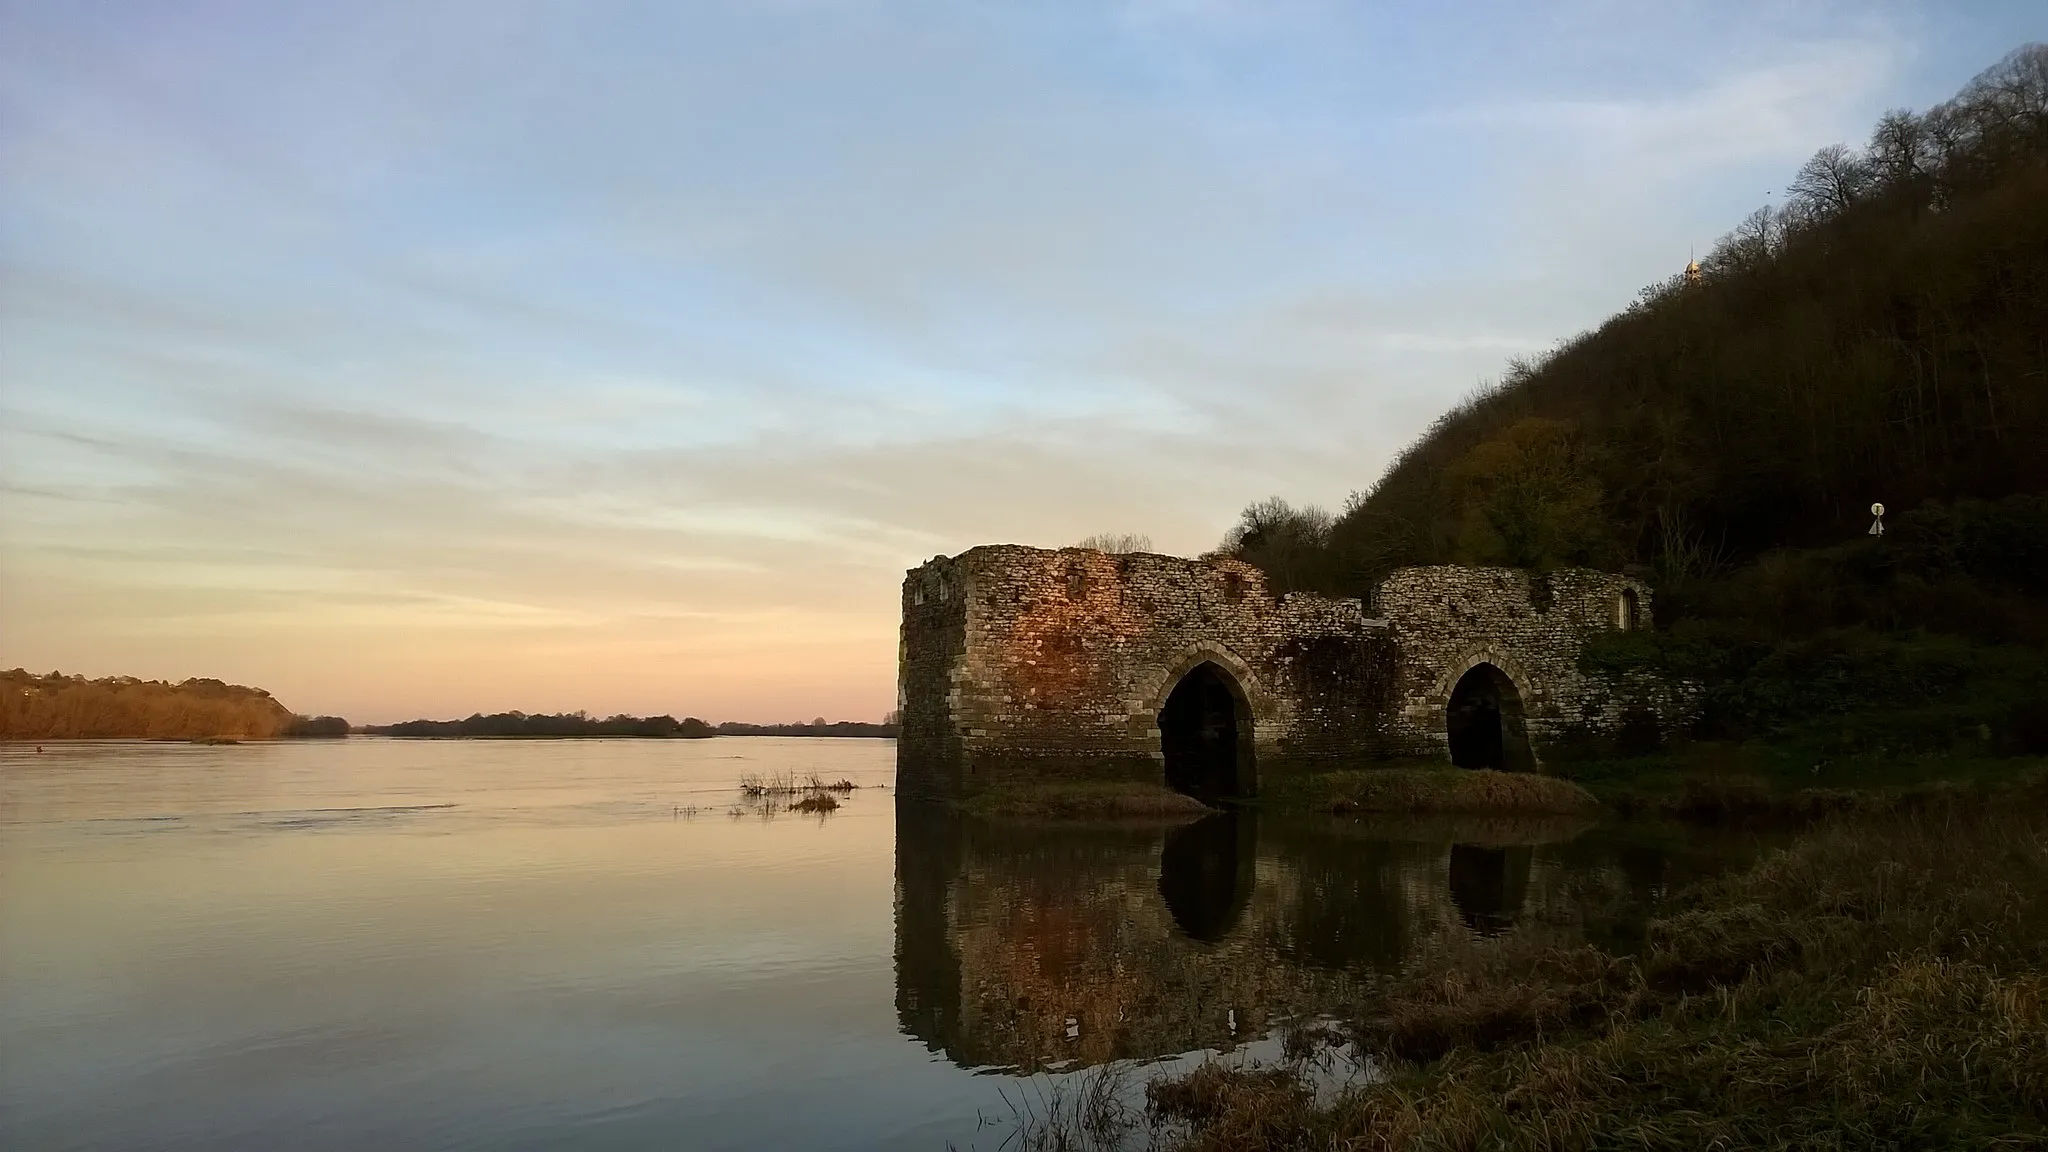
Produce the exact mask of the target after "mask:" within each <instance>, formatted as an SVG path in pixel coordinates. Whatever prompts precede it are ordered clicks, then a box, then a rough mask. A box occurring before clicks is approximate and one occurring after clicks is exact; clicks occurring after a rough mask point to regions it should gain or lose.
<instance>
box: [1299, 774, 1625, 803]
mask: <svg viewBox="0 0 2048 1152" xmlns="http://www.w3.org/2000/svg"><path fill="white" fill-rule="evenodd" d="M1299 787H1300V788H1306V789H1310V790H1311V791H1310V792H1309V793H1308V795H1307V797H1306V799H1307V800H1308V801H1309V803H1310V805H1311V806H1313V807H1315V808H1318V809H1321V810H1324V811H1329V812H1336V813H1340V814H1342V813H1355V812H1492V813H1511V812H1520V813H1573V812H1591V811H1594V810H1596V809H1598V808H1599V807H1600V802H1599V801H1598V800H1596V799H1594V797H1593V794H1592V793H1590V792H1588V791H1586V790H1585V789H1584V788H1581V787H1579V786H1578V785H1577V784H1574V783H1572V782H1571V781H1569V780H1566V779H1563V778H1561V777H1557V776H1544V775H1539V774H1537V773H1534V772H1496V771H1493V770H1491V769H1478V770H1475V769H1470V768H1445V767H1428V768H1360V769H1351V770H1346V771H1339V772H1327V773H1323V774H1321V775H1317V776H1313V777H1309V778H1307V779H1306V780H1304V781H1303V782H1302V784H1301V785H1300V786H1299Z"/></svg>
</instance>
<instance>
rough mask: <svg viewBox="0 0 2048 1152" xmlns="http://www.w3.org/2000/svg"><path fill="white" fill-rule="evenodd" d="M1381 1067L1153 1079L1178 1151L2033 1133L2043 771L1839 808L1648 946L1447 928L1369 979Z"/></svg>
mask: <svg viewBox="0 0 2048 1152" xmlns="http://www.w3.org/2000/svg"><path fill="white" fill-rule="evenodd" d="M1354 1033H1355V1038H1356V1040H1357V1042H1358V1044H1359V1045H1360V1047H1362V1048H1363V1049H1365V1050H1366V1051H1368V1052H1370V1053H1372V1054H1373V1055H1374V1056H1375V1058H1376V1060H1377V1061H1378V1062H1379V1064H1380V1066H1381V1068H1382V1069H1383V1070H1384V1071H1385V1077H1384V1078H1383V1079H1382V1080H1380V1081H1378V1082H1376V1083H1372V1084H1368V1085H1365V1086H1363V1087H1357V1088H1353V1089H1351V1090H1349V1091H1347V1092H1345V1093H1343V1094H1341V1095H1339V1096H1336V1097H1334V1098H1329V1097H1325V1098H1323V1099H1320V1100H1319V1099H1317V1098H1316V1096H1315V1094H1314V1093H1313V1092H1312V1091H1311V1090H1310V1088H1309V1081H1308V1079H1307V1077H1306V1075H1305V1070H1304V1069H1301V1068H1298V1067H1282V1068H1279V1069H1250V1070H1246V1069H1233V1068H1230V1067H1227V1066H1224V1065H1220V1064H1219V1065H1211V1066H1208V1067H1204V1068H1202V1069H1199V1070H1197V1071H1196V1072H1194V1073H1193V1074H1190V1075H1185V1076H1180V1077H1175V1078H1171V1079H1166V1080H1161V1081H1159V1082H1156V1083H1155V1084H1153V1085H1152V1086H1151V1087H1150V1090H1149V1092H1148V1099H1149V1103H1150V1107H1149V1109H1148V1114H1147V1119H1148V1121H1149V1123H1150V1124H1151V1125H1152V1127H1153V1129H1154V1131H1153V1132H1152V1133H1151V1136H1152V1137H1153V1139H1154V1141H1155V1144H1156V1145H1157V1146H1162V1147H1167V1148H1178V1149H1186V1150H1219V1152H1220V1150H1235V1149H1254V1148H1256V1149H1269V1148H1271V1149H1328V1148H1346V1149H1388V1150H1392V1149H1425V1148H1426V1149H1451V1148H1502V1149H1522V1148H1528V1149H1536V1148H1624V1147H1625V1148H1653V1149H1697V1148H1707V1147H1724V1148H1870V1147H1884V1148H1963V1147H1968V1148H1988V1147H2006V1148H2040V1147H2048V784H2044V783H2043V782H2041V781H2038V780H2037V781H2033V782H2030V783H2027V784H2025V785H2021V786H2017V787H2008V788H2004V789H1998V790H1993V791H1989V792H1981V793H1980V792H1975V791H1964V790H1955V791H1951V792H1950V793H1947V794H1945V795H1940V796H1932V795H1931V796H1930V797H1929V798H1928V799H1927V800H1926V801H1925V802H1924V803H1921V804H1918V805H1915V806H1913V807H1911V808H1910V809H1906V810H1894V811H1886V812H1879V813H1855V814H1849V815H1842V816H1836V817H1833V818H1831V819H1829V820H1828V821H1826V822H1824V823H1823V824H1821V825H1819V826H1817V827H1815V828H1814V829H1811V830H1809V831H1808V832H1807V833H1805V834H1804V835H1802V836H1801V837H1800V839H1799V840H1798V841H1796V842H1795V843H1794V844H1793V845H1792V846H1791V847H1789V848H1787V849H1784V850H1781V851H1779V852H1775V853H1773V854H1771V855H1769V856H1767V857H1765V858H1764V859H1762V860H1761V861H1760V862H1759V863H1757V864H1756V865H1755V866H1754V867H1752V868H1750V869H1748V870H1747V871H1745V872H1743V873H1740V874H1737V875H1734V876H1730V877H1726V878H1723V879H1722V880H1719V881H1716V882H1714V883H1712V884H1710V885H1707V886H1705V887H1704V888H1701V889H1699V890H1696V891H1694V892H1692V893H1689V894H1687V895H1685V896H1683V897H1681V898H1680V899H1679V900H1678V901H1677V902H1676V904H1675V906H1674V908H1673V910H1672V911H1671V912H1670V913H1669V914H1667V915H1666V916H1665V917H1663V918H1662V919H1660V920H1658V921H1656V922H1654V923H1653V924H1652V925H1651V932H1650V942H1649V946H1648V948H1647V950H1646V951H1644V952H1643V953H1641V954H1637V955H1613V954H1609V953H1606V952H1602V951H1600V950H1597V949H1594V948H1590V947H1576V948H1567V949H1555V948H1552V949H1544V948H1536V947H1532V946H1529V945H1527V944H1523V943H1519V942H1518V941H1517V939H1516V937H1515V936H1514V935H1513V934H1510V935H1508V936H1506V937H1502V938H1498V939H1492V940H1486V939H1477V938H1473V939H1466V940H1464V941H1463V942H1461V943H1457V944H1452V945H1446V946H1445V948H1444V950H1442V951H1440V952H1438V953H1436V954H1433V955H1429V956H1426V957H1423V958H1422V959H1420V960H1419V961H1417V962H1416V963H1415V964H1414V965H1413V966H1412V967H1411V968H1410V969H1409V970H1408V971H1406V972H1405V973H1404V974H1403V975H1402V976H1400V977H1399V978H1397V979H1395V980H1392V981H1390V982H1389V983H1388V984H1386V985H1385V986H1384V987H1383V988H1382V989H1380V990H1379V991H1378V992H1377V993H1376V994H1375V996H1374V998H1373V1000H1372V1001H1371V1002H1370V1003H1369V1004H1368V1006H1367V1007H1366V1009H1365V1011H1364V1012H1363V1013H1362V1016H1361V1018H1360V1019H1359V1020H1357V1021H1356V1022H1355V1027H1354Z"/></svg>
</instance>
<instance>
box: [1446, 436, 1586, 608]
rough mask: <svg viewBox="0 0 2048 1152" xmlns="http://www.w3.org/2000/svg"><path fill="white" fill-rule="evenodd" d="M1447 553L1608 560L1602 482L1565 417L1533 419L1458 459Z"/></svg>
mask: <svg viewBox="0 0 2048 1152" xmlns="http://www.w3.org/2000/svg"><path fill="white" fill-rule="evenodd" d="M1445 483H1446V486H1447V487H1448V488H1449V490H1450V492H1451V497H1450V502H1449V503H1450V507H1451V508H1452V509H1453V510H1455V516H1456V519H1455V520H1454V521H1453V522H1452V531H1453V537H1454V538H1453V540H1452V541H1450V542H1449V545H1448V549H1449V558H1450V559H1451V560H1452V561H1454V562H1456V563H1460V564H1499V565H1508V566H1510V567H1515V568H1534V569H1538V570H1543V569H1548V568H1553V567H1557V566H1559V565H1563V564H1589V563H1599V562H1600V561H1601V560H1602V559H1604V558H1605V552H1606V551H1607V549H1606V548H1605V547H1604V537H1605V534H1606V525H1605V522H1604V519H1603V516H1602V507H1601V499H1600V482H1599V481H1598V480H1597V479H1596V478H1595V476H1594V468H1593V467H1592V463H1591V461H1590V460H1589V459H1588V453H1587V449H1586V446H1585V444H1584V442H1583V441H1582V440H1581V439H1580V438H1579V437H1578V436H1577V434H1576V433H1575V431H1574V429H1573V427H1572V425H1570V424H1568V423H1566V422H1565V421H1562V420H1551V419H1547V418H1544V417H1540V416H1531V417H1527V418H1525V419H1522V420H1518V421H1516V422H1515V423H1513V424H1511V425H1509V426H1508V427H1507V428H1506V429H1504V430H1503V431H1502V432H1501V433H1500V435H1498V436H1495V437H1493V438H1492V439H1489V440H1486V441H1484V442H1482V443H1480V444H1478V445H1476V446H1475V447H1473V449H1472V450H1471V451H1469V452H1467V453H1465V455H1464V456H1462V457H1461V458H1459V459H1458V460H1457V461H1455V462H1454V463H1452V465H1451V466H1450V468H1449V470H1448V471H1447V473H1446V476H1445Z"/></svg>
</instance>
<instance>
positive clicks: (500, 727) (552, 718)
mask: <svg viewBox="0 0 2048 1152" xmlns="http://www.w3.org/2000/svg"><path fill="white" fill-rule="evenodd" d="M362 731H363V732H365V733H367V734H370V735H375V736H415V737H439V738H443V739H450V738H464V737H472V738H473V737H505V738H525V739H555V738H562V737H574V736H634V737H642V738H647V739H662V740H694V739H701V738H704V737H707V736H715V735H717V732H716V731H715V730H713V729H712V727H711V725H709V724H706V723H705V722H704V721H702V720H699V719H697V718H696V717H695V716H687V717H684V718H683V719H681V720H678V719H676V718H675V717H673V716H626V715H623V714H622V715H618V716H607V717H604V718H603V719H599V718H597V717H595V716H591V715H589V714H587V713H584V712H565V713H558V714H555V715H532V716H529V715H527V714H526V713H524V712H499V713H496V714H493V715H490V716H486V715H484V714H482V713H480V712H479V713H476V714H474V715H471V716H469V717H467V718H465V719H462V720H407V721H404V722H403V723H399V724H383V725H369V726H366V727H364V728H363V729H362Z"/></svg>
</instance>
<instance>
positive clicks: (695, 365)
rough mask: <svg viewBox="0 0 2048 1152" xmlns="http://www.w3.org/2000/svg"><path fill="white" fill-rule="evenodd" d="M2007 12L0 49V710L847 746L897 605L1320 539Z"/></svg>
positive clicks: (496, 21)
mask: <svg viewBox="0 0 2048 1152" xmlns="http://www.w3.org/2000/svg"><path fill="white" fill-rule="evenodd" d="M2044 36H2048V9H2044V8H2043V7H2042V6H2041V5H2040V3H2039V2H2038V0H2025V2H2020V0H2014V2H2010V3H2002V4H1999V3H1956V2H1952V0H1941V2H1935V3H1924V4H1910V3H1900V4H1892V3H1883V2H1878V3H1870V2H1863V0H1858V2H1853V3H1843V4H1830V3H1825V2H1819V0H1815V2H1799V0H1795V2H1787V3H1747V2H1744V0H1713V2H1711V3H1699V4H1675V3H1674V4H1667V3H1647V4H1646V3H1640V2H1628V3H1624V2H1620V0H1615V2H1601V3H1594V2H1588V3H1559V4H1543V5H1535V4H1524V3H1500V4H1474V5H1456V6H1453V5H1436V4H1420V3H1418V4H1413V5H1408V6H1405V7H1402V8H1396V7H1394V6H1390V5H1366V4H1315V3H1292V2H1289V0H1255V2H1254V0H1247V2H1243V3H1238V2H1234V0H1178V2H1169V0H1133V2H1128V3H1104V4H1093V5H1088V4H973V3H964V2H959V0H943V2H933V3H882V2H874V3H868V2H863V0H781V2H770V0H762V2H756V3H738V2H734V3H723V4H710V3H706V4H653V3H649V4H598V3H588V4H586V3H524V2H516V0H476V2H473V3H439V4H433V3H420V2H418V0H408V2H405V3H378V2H371V0H352V2H348V3H334V4H325V5H316V4H273V3H257V2H251V3H239V4H231V3H160V2H151V3H135V4H116V3H70V2H64V0H49V2H44V3H16V2H13V0H0V667H12V666H14V665H26V666H28V667H29V668H31V669H33V670H36V671H49V670H51V669H62V670H64V671H66V672H82V673H85V674H88V675H94V676H99V675H109V674H117V673H121V674H134V675H140V676H145V677H159V678H169V679H182V678H184V677H188V676H214V677H219V678H222V679H226V680H230V681H237V682H242V683H250V684H258V685H262V686H264V687H267V688H269V689H271V690H272V691H274V692H275V693H276V694H277V695H278V696H279V697H280V698H282V699H283V700H284V701H285V702H286V703H287V704H289V705H290V706H292V707H293V708H294V709H296V710H298V711H301V712H325V713H338V714H341V715H345V716H348V717H350V718H351V719H353V720H356V721H358V722H377V721H389V720H394V719H403V718H408V717H413V716H422V715H426V716H450V715H463V714H467V713H469V712H471V711H476V710H483V711H495V710H503V709H512V708H518V709H523V710H526V711H556V710H574V709H578V708H585V709H589V710H591V711H593V712H602V713H612V712H619V711H629V712H636V713H653V712H672V713H675V714H677V715H684V714H690V715H698V716H702V717H705V718H707V719H711V720H726V719H738V720H756V721H776V720H788V719H797V718H803V719H808V718H810V717H812V716H816V715H821V714H822V715H825V716H828V717H832V718H852V719H868V720H873V719H879V718H880V717H881V716H882V714H883V713H884V712H885V711H887V710H888V709H890V708H892V707H893V706H894V701H895V659H896V624H897V587H898V583H899V581H900V580H901V578H902V574H903V571H904V569H906V568H908V567H911V566H913V565H916V564H918V563H921V562H923V561H924V560H926V559H928V558H929V557H931V556H933V555H937V554H940V553H948V554H950V553H956V552H959V551H961V550H963V549H965V548H968V547H970V546H972V545H974V544H976V543H984V542H1019V543H1029V544H1039V545H1046V546H1058V545H1062V544H1070V543H1073V542H1074V541H1076V540H1078V539H1079V538H1081V537H1082V536H1085V535H1087V534H1089V533H1092V532H1100V531H1136V532H1144V533H1148V534H1149V535H1150V536H1151V537H1152V539H1153V540H1154V542H1155V544H1156V546H1157V547H1158V548H1159V549H1160V550H1162V551H1169V552H1178V553H1188V554H1192V553H1195V552H1199V551H1201V550H1203V549H1206V548H1209V547H1213V546H1214V545H1215V544H1216V542H1217V540H1218V539H1219V538H1220V537H1221V535H1222V534H1223V532H1224V531H1225V529H1227V528H1228V527H1229V525H1230V524H1231V522H1232V521H1233V519H1234V518H1235V516H1236V513H1237V511H1238V510H1239V509H1240V508H1242V507H1243V506H1244V505H1245V504H1246V503H1248V502H1250V501H1252V500H1255V499H1258V498H1261V497H1265V496H1269V495H1274V494H1278V495H1282V496H1285V497H1287V498H1288V499H1290V500H1295V501H1306V502H1314V503H1321V504H1325V505H1329V506H1331V507H1335V506H1338V505H1341V504H1342V502H1343V501H1344V498H1345V496H1346V494H1347V493H1348V492H1349V491H1351V490H1352V489H1356V488H1364V487H1366V486H1368V485H1370V484H1371V483H1372V481H1373V480H1374V479H1375V477H1377V476H1378V474H1379V473H1380V471H1381V469H1382V468H1383V467H1384V466H1385V464H1386V463H1387V461H1388V459H1389V458H1390V456H1391V455H1392V454H1393V453H1394V452H1395V451H1397V450H1398V449H1399V448H1400V447H1401V446H1402V445H1403V444H1404V443H1406V442H1408V441H1409V440H1411V439H1413V438H1414V437H1415V436H1416V435H1417V434H1418V433H1420V432H1421V431H1422V430H1423V429H1424V427H1425V426H1426V425H1427V424H1428V422H1429V421H1430V419H1431V418H1432V417H1433V416H1434V415H1436V414H1437V413H1438V412H1440V411H1441V410H1442V409H1443V408H1445V407H1446V406H1447V405H1449V404H1451V403H1452V402H1454V401H1455V400H1456V399H1457V398H1458V397H1459V396H1460V395H1461V394H1463V393H1465V392H1467V391H1468V390H1470V389H1471V388H1472V387H1473V386H1474V385H1475V384H1477V383H1478V382H1480V381H1482V380H1485V379H1488V378H1490V377H1494V376H1497V375H1498V374H1499V372H1500V371H1501V369H1502V366H1503V364H1504V363H1505V362H1506V361H1507V359H1508V358H1510V357H1512V356H1518V355H1528V354H1532V353H1540V352H1541V351H1542V350H1544V349H1546V348H1548V347H1550V346H1551V345H1552V344H1553V343H1555V342H1556V341H1557V340H1558V339H1560V338H1562V337H1567V336H1569V335H1571V334H1573V333H1575V332H1577V331H1580V330H1582V329H1584V328H1587V327H1589V326H1591V325H1593V324H1595V323H1597V322H1598V321H1599V320H1600V319H1601V318H1603V317H1604V316H1606V315H1608V314H1609V313H1611V312H1613V311H1615V310H1617V309H1619V308H1621V307H1623V306H1625V305H1626V304H1627V303H1628V302H1629V301H1630V300H1631V299H1632V298H1633V297H1634V295H1635V293H1636V291H1637V290H1638V289H1639V288H1640V287H1641V286H1643V285H1644V284H1646V283H1649V282H1650V281H1653V280H1656V279H1659V278H1662V277H1664V276H1668V275H1670V274H1671V273H1673V272H1675V271H1677V270H1678V269H1679V268H1680V267H1681V266H1682V265H1683V264H1684V263H1685V260H1686V257H1687V254H1688V252H1689V251H1699V252H1704V251H1705V250H1706V248H1707V247H1708V246H1710V245H1711V244H1712V243H1713V242H1714V240H1715V239H1716V237H1718V236H1719V235H1720V234H1722V233H1723V232H1725V231H1727V230H1728V229H1729V228H1730V227H1731V226H1732V225H1733V224H1734V223H1735V222H1736V221H1737V220H1739V219H1740V218H1741V216H1742V215H1743V214H1745V213H1746V212H1748V211H1749V210H1750V209H1752V208H1754V207H1756V206H1758V205H1760V204H1764V203H1766V202H1769V201H1770V200H1771V199H1773V195H1772V194H1773V193H1777V194H1779V195H1782V192H1781V191H1780V190H1781V189H1782V188H1783V187H1784V185H1785V183H1786V182H1787V180H1788V179H1789V178H1790V176H1791V174H1792V172H1793V170H1794V169H1796V168H1797V166H1798V165H1799V163H1800V162H1801V161H1802V160H1803V159H1804V158H1805V157H1806V156H1808V155H1809V154H1811V153H1812V152H1813V151H1814V150H1815V149H1816V148H1818V147H1820V146H1821V145H1824V144H1829V143H1833V142H1837V141H1848V142H1860V141H1862V140H1863V139H1864V138H1865V136H1866V135H1867V131H1868V128H1869V126H1870V124H1871V123H1872V122H1873V121H1874V120H1875V119H1876V117H1877V116H1878V115H1879V114H1881V113H1882V112H1883V111H1884V110H1886V109H1887V108H1890V107H1896V106H1911V107H1915V108H1919V107H1925V106H1926V105H1928V104H1930V103H1933V102H1936V101H1938V100H1941V99H1943V98H1945V97H1947V96H1948V95H1950V94H1951V93H1953V92H1954V91H1955V89H1957V88H1958V87H1960V86H1961V85H1962V84H1963V83H1964V82H1965V81H1967V80H1968V79H1969V78H1970V76H1971V75H1973V74H1974V73H1976V72H1977V71H1979V70H1980V69H1982V68H1984V67H1986V66H1988V65H1990V64H1991V63H1993V62H1994V61H1996V60H1997V59H1998V58H1999V57H2000V56H2002V55H2003V54H2004V53H2006V52H2007V51H2009V50H2011V49H2012V48H2014V47H2017V46H2018V45H2020V44H2021V43H2023V42H2026V41H2028V40H2030V39H2041V38H2043V37H2044Z"/></svg>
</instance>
